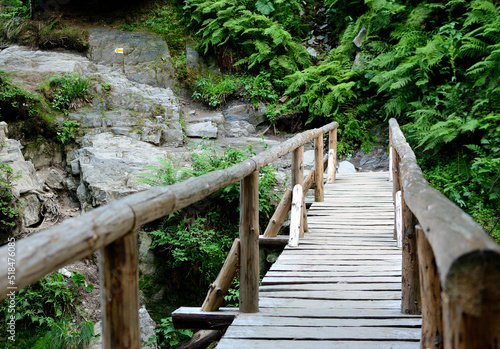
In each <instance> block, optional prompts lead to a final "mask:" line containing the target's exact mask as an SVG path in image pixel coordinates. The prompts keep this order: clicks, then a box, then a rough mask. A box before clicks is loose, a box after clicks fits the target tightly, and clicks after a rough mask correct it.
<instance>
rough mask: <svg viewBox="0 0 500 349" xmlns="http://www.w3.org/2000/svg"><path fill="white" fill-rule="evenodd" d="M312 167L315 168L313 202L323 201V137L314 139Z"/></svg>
mask: <svg viewBox="0 0 500 349" xmlns="http://www.w3.org/2000/svg"><path fill="white" fill-rule="evenodd" d="M314 165H315V166H316V168H315V170H316V179H315V180H314V182H315V184H316V190H315V191H314V200H315V201H317V202H322V201H325V192H324V184H323V174H324V172H325V171H324V167H323V135H320V136H318V137H316V139H315V140H314Z"/></svg>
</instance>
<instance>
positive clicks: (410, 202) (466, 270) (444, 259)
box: [389, 119, 500, 349]
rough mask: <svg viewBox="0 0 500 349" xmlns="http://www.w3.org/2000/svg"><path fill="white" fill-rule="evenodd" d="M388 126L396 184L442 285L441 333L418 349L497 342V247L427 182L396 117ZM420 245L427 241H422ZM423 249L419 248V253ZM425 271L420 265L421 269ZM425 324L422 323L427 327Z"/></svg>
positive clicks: (409, 223) (409, 231) (410, 240)
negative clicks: (426, 245)
mask: <svg viewBox="0 0 500 349" xmlns="http://www.w3.org/2000/svg"><path fill="white" fill-rule="evenodd" d="M389 125H390V134H391V139H390V141H391V146H392V148H393V149H394V151H395V154H393V157H392V159H393V161H394V163H393V171H394V174H395V176H394V181H395V182H396V183H395V184H394V187H395V190H396V189H397V190H401V191H402V198H403V200H402V201H403V202H404V203H403V207H405V206H406V207H407V208H408V209H409V211H411V212H410V213H411V215H414V217H415V218H416V220H417V221H418V224H419V225H420V226H421V231H422V232H423V234H424V235H425V238H426V240H427V241H428V245H429V246H430V248H431V249H432V252H433V257H432V258H433V259H434V261H435V262H434V263H435V265H436V267H437V272H438V274H439V275H438V276H439V283H440V286H441V289H442V293H441V299H440V300H438V303H440V304H439V305H438V306H441V307H442V310H443V316H442V328H443V330H442V332H443V333H438V334H436V336H438V337H441V338H442V340H441V339H440V338H437V337H436V336H434V337H433V338H430V339H429V338H427V339H426V340H427V342H426V343H423V341H424V337H422V348H424V347H425V348H427V347H430V348H441V347H443V346H442V345H443V344H444V348H478V349H479V348H494V347H495V346H496V345H498V343H499V342H500V246H499V245H497V244H496V243H495V242H494V241H493V240H492V239H491V238H490V237H489V236H488V235H487V234H486V232H485V231H484V230H483V229H482V228H481V227H480V226H479V225H478V224H477V223H476V222H475V221H474V220H473V219H472V217H470V216H469V215H467V214H466V213H465V212H464V211H462V210H461V209H460V208H459V207H458V206H456V205H455V204H453V203H452V202H451V201H450V200H449V199H448V198H446V197H445V196H444V195H443V194H442V193H440V192H439V191H438V190H436V189H433V188H432V187H430V186H429V184H428V183H427V181H426V180H425V178H424V177H423V174H422V170H421V169H420V168H419V166H418V165H417V162H416V157H415V154H414V152H413V150H412V149H411V147H410V146H409V145H408V143H407V142H406V139H405V137H404V135H403V133H402V132H401V130H400V128H399V125H398V123H397V121H396V120H395V119H391V120H389ZM394 155H396V156H394ZM403 216H405V211H404V208H403ZM408 216H409V215H408ZM416 223H417V222H416V221H415V220H414V219H411V217H410V218H408V219H406V220H405V218H403V225H404V228H403V231H404V233H403V255H404V253H405V252H406V250H409V249H410V248H411V246H409V245H416V235H417V234H416V233H415V224H416ZM419 245H421V246H425V244H424V243H423V242H420V243H419ZM421 253H422V254H423V253H424V252H423V251H418V255H419V256H420V254H421ZM426 258H428V257H426ZM414 262H416V261H414ZM403 263H405V258H403ZM425 263H428V262H425ZM425 263H423V264H425ZM405 268H408V269H412V268H415V267H414V266H413V265H412V266H408V265H407V266H405V265H403V281H404V279H405ZM409 272H413V273H414V272H415V270H413V271H412V270H409ZM425 272H426V271H425V270H420V274H422V273H425ZM426 279H427V278H426ZM416 281H417V282H418V279H417V280H416ZM420 282H422V280H421V281H420ZM403 283H404V282H403ZM414 286H415V285H409V287H410V288H413V287H414ZM428 286H429V285H423V289H422V290H421V292H422V293H424V292H429V289H427V287H428ZM429 287H430V286H429ZM433 287H434V286H433ZM434 293H435V292H434ZM425 298H426V297H423V300H424V301H425ZM427 298H428V297H427ZM424 308H425V309H427V308H428V307H427V306H425V307H424ZM423 321H424V322H425V321H426V318H425V317H424V319H423ZM427 325H428V324H426V323H424V325H423V328H426V329H428V326H427ZM435 327H438V326H435ZM438 332H439V331H438ZM435 333H436V332H435ZM436 343H437V344H436ZM440 343H442V344H440ZM495 343H496V344H495Z"/></svg>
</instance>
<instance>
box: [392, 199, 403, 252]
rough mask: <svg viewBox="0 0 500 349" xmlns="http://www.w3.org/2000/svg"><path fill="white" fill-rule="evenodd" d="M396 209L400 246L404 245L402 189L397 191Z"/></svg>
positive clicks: (397, 236)
mask: <svg viewBox="0 0 500 349" xmlns="http://www.w3.org/2000/svg"><path fill="white" fill-rule="evenodd" d="M394 206H395V208H394V210H395V211H396V212H395V214H394V220H395V223H394V231H395V234H396V237H395V238H396V242H397V244H398V247H399V248H401V247H403V213H402V209H403V208H402V204H401V190H398V192H397V193H396V197H395V200H394Z"/></svg>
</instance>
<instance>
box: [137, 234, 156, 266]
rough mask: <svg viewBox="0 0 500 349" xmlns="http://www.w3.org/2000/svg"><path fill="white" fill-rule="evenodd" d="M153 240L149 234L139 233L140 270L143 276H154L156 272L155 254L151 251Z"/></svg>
mask: <svg viewBox="0 0 500 349" xmlns="http://www.w3.org/2000/svg"><path fill="white" fill-rule="evenodd" d="M152 243H153V239H152V238H151V235H149V234H148V233H147V232H145V231H143V230H140V231H139V270H140V271H141V273H142V275H152V274H154V273H155V272H156V265H155V263H154V253H153V251H152V250H151V244H152Z"/></svg>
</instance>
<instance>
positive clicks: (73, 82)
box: [40, 73, 89, 114]
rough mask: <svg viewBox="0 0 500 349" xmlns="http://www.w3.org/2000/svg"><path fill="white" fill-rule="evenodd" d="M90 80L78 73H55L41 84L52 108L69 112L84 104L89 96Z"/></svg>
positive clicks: (65, 112)
mask: <svg viewBox="0 0 500 349" xmlns="http://www.w3.org/2000/svg"><path fill="white" fill-rule="evenodd" d="M88 86H89V81H88V80H87V79H85V78H83V77H81V76H80V75H79V74H78V73H72V74H68V73H65V74H63V75H55V76H53V77H51V78H50V79H48V80H47V81H46V82H45V83H43V84H42V85H41V86H40V90H41V91H42V92H43V93H44V94H45V96H46V97H47V99H49V101H50V103H51V106H52V108H54V109H56V110H59V111H62V112H63V113H64V114H68V112H69V110H70V109H76V108H78V107H80V106H82V105H83V104H84V103H85V101H86V98H87V96H88Z"/></svg>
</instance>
